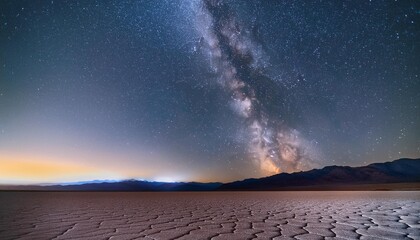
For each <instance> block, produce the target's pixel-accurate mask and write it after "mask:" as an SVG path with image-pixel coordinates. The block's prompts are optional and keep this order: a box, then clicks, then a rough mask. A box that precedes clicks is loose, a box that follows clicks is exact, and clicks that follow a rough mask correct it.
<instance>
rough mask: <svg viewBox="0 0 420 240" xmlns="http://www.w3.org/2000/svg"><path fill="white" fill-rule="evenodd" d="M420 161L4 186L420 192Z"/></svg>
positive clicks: (26, 188)
mask: <svg viewBox="0 0 420 240" xmlns="http://www.w3.org/2000/svg"><path fill="white" fill-rule="evenodd" d="M419 189H420V159H407V158H404V159H399V160H395V161H392V162H385V163H374V164H370V165H367V166H362V167H348V166H327V167H324V168H322V169H313V170H310V171H306V172H296V173H290V174H289V173H280V174H276V175H273V176H270V177H265V178H258V179H245V180H242V181H235V182H230V183H217V182H215V183H198V182H175V183H168V182H149V181H139V180H125V181H117V182H115V181H111V182H101V181H92V182H88V183H82V184H66V185H50V186H40V185H25V186H23V185H19V186H18V185H13V186H12V185H3V186H0V190H17V191H20V190H22V191H281V190H419Z"/></svg>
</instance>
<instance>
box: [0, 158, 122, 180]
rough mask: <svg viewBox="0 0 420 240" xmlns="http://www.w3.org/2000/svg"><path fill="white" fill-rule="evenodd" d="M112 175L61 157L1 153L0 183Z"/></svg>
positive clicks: (81, 178)
mask: <svg viewBox="0 0 420 240" xmlns="http://www.w3.org/2000/svg"><path fill="white" fill-rule="evenodd" d="M112 176H114V177H115V173H110V172H109V171H103V170H100V169H97V168H94V167H93V166H88V165H83V164H80V163H75V162H69V161H63V160H61V159H60V161H57V160H52V159H50V158H45V157H38V156H24V155H5V154H3V153H2V154H0V184H1V183H6V184H14V183H18V184H31V183H60V182H69V181H83V180H93V179H92V178H94V179H99V178H102V179H109V178H110V177H112Z"/></svg>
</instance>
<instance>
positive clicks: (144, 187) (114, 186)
mask: <svg viewBox="0 0 420 240" xmlns="http://www.w3.org/2000/svg"><path fill="white" fill-rule="evenodd" d="M221 185H222V183H198V182H175V183H169V182H149V181H139V180H125V181H119V182H98V181H95V182H93V183H85V184H70V185H69V184H66V185H51V186H39V185H35V186H34V185H26V186H3V187H1V186H0V189H2V190H25V191H110V192H112V191H124V192H125V191H127V192H137V191H145V192H146V191H149V192H159V191H211V190H215V189H216V188H218V187H220V186H221Z"/></svg>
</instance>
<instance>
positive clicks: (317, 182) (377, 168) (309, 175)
mask: <svg viewBox="0 0 420 240" xmlns="http://www.w3.org/2000/svg"><path fill="white" fill-rule="evenodd" d="M408 182H410V183H411V182H413V183H420V159H407V158H405V159H399V160H395V161H392V162H385V163H373V164H369V165H367V166H362V167H347V166H328V167H324V168H322V169H313V170H310V171H306V172H296V173H280V174H277V175H273V176H270V177H265V178H259V179H245V180H242V181H236V182H232V183H226V184H223V185H222V186H220V188H219V190H282V189H285V188H291V187H308V186H331V187H334V186H336V187H339V186H345V185H360V184H387V183H408Z"/></svg>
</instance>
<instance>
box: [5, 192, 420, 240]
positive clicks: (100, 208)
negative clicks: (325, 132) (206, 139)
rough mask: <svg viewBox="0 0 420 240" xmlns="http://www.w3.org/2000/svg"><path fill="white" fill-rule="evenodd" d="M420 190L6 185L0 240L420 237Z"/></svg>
mask: <svg viewBox="0 0 420 240" xmlns="http://www.w3.org/2000/svg"><path fill="white" fill-rule="evenodd" d="M419 200H420V192H202V193H193V192H190V193H188V192H178V193H118V192H115V193H93V192H92V193H77V192H66V193H58V192H44V193H42V192H38V193H34V192H0V239H215V240H216V239H420V201H419Z"/></svg>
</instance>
